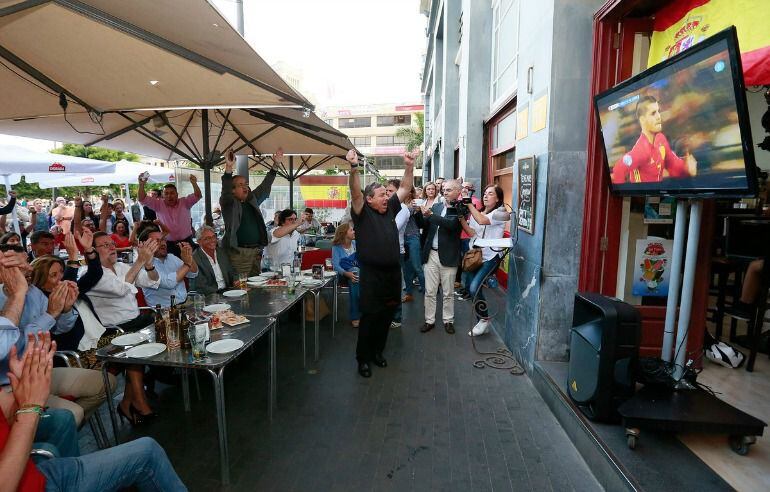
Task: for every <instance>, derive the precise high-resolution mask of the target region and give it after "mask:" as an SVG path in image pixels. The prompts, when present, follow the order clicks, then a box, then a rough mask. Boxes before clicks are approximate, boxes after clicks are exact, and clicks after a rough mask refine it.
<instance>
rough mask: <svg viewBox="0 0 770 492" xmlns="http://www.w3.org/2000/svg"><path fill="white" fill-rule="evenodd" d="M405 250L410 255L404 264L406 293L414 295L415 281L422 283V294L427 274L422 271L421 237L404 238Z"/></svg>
mask: <svg viewBox="0 0 770 492" xmlns="http://www.w3.org/2000/svg"><path fill="white" fill-rule="evenodd" d="M404 249H405V250H406V251H407V253H408V256H409V257H408V258H407V260H406V262H405V263H404V268H403V270H404V283H405V284H406V286H405V288H404V291H406V293H407V294H411V293H412V289H413V288H414V279H415V278H417V279H418V280H419V281H420V292H423V291H424V290H425V272H423V270H422V251H421V246H420V236H419V235H411V236H404Z"/></svg>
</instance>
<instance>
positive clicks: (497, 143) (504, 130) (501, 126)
mask: <svg viewBox="0 0 770 492" xmlns="http://www.w3.org/2000/svg"><path fill="white" fill-rule="evenodd" d="M490 133H491V135H490V137H491V140H492V141H491V144H492V152H493V153H496V152H499V151H500V150H503V149H507V148H510V147H512V146H514V145H515V144H516V111H512V112H510V113H508V114H507V115H505V116H503V118H502V119H501V120H500V121H499V122H498V123H496V124H495V125H493V126H492V128H491V131H490Z"/></svg>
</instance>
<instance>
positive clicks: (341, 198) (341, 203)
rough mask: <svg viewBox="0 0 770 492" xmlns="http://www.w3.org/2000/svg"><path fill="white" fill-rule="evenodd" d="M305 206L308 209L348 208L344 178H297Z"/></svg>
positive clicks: (346, 186) (346, 183)
mask: <svg viewBox="0 0 770 492" xmlns="http://www.w3.org/2000/svg"><path fill="white" fill-rule="evenodd" d="M299 184H300V191H301V193H302V199H303V200H304V201H305V206H306V207H310V208H345V207H347V206H348V180H347V177H346V176H303V177H301V178H299Z"/></svg>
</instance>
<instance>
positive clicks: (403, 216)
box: [396, 203, 412, 254]
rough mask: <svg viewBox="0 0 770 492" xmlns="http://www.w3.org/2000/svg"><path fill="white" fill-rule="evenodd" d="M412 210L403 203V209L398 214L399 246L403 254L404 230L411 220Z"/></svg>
mask: <svg viewBox="0 0 770 492" xmlns="http://www.w3.org/2000/svg"><path fill="white" fill-rule="evenodd" d="M411 214H412V212H411V211H410V210H409V207H407V206H406V205H404V204H403V203H402V204H401V210H399V211H398V213H397V214H396V228H397V229H398V247H399V248H401V254H404V231H405V230H406V224H407V223H408V222H409V217H410V216H411Z"/></svg>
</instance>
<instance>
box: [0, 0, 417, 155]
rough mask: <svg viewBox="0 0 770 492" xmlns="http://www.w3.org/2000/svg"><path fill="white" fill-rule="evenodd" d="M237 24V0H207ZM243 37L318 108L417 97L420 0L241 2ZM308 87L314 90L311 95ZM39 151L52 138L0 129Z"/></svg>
mask: <svg viewBox="0 0 770 492" xmlns="http://www.w3.org/2000/svg"><path fill="white" fill-rule="evenodd" d="M210 1H211V2H212V3H213V4H214V5H215V6H216V7H217V8H218V9H219V11H220V12H221V13H222V14H223V15H224V16H225V17H226V18H227V19H228V20H229V21H230V23H231V24H233V26H235V2H234V1H233V0H210ZM243 4H244V24H245V38H246V40H247V41H248V42H249V43H250V44H251V46H252V47H253V48H254V49H255V50H256V51H257V53H258V54H259V55H260V56H262V58H264V59H265V60H266V61H267V62H268V63H269V64H271V65H272V64H274V63H276V62H279V61H282V62H284V63H286V64H288V65H290V66H292V67H294V68H295V69H297V70H299V71H301V74H302V79H303V81H302V82H303V86H304V88H306V89H307V91H308V92H309V94H306V95H307V96H309V97H312V98H313V99H314V100H315V102H316V105H317V107H318V108H319V109H321V108H323V107H324V106H330V105H335V106H342V105H356V104H381V103H382V104H384V103H419V102H421V96H420V73H421V72H422V54H423V53H424V52H425V27H426V25H427V19H426V17H425V16H424V15H422V14H420V13H419V0H243ZM310 93H312V94H310ZM0 145H17V146H20V147H24V148H28V149H31V150H36V151H41V152H45V151H47V150H49V149H51V148H53V144H52V143H51V142H48V141H45V140H35V139H28V138H22V137H12V136H7V135H0Z"/></svg>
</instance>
